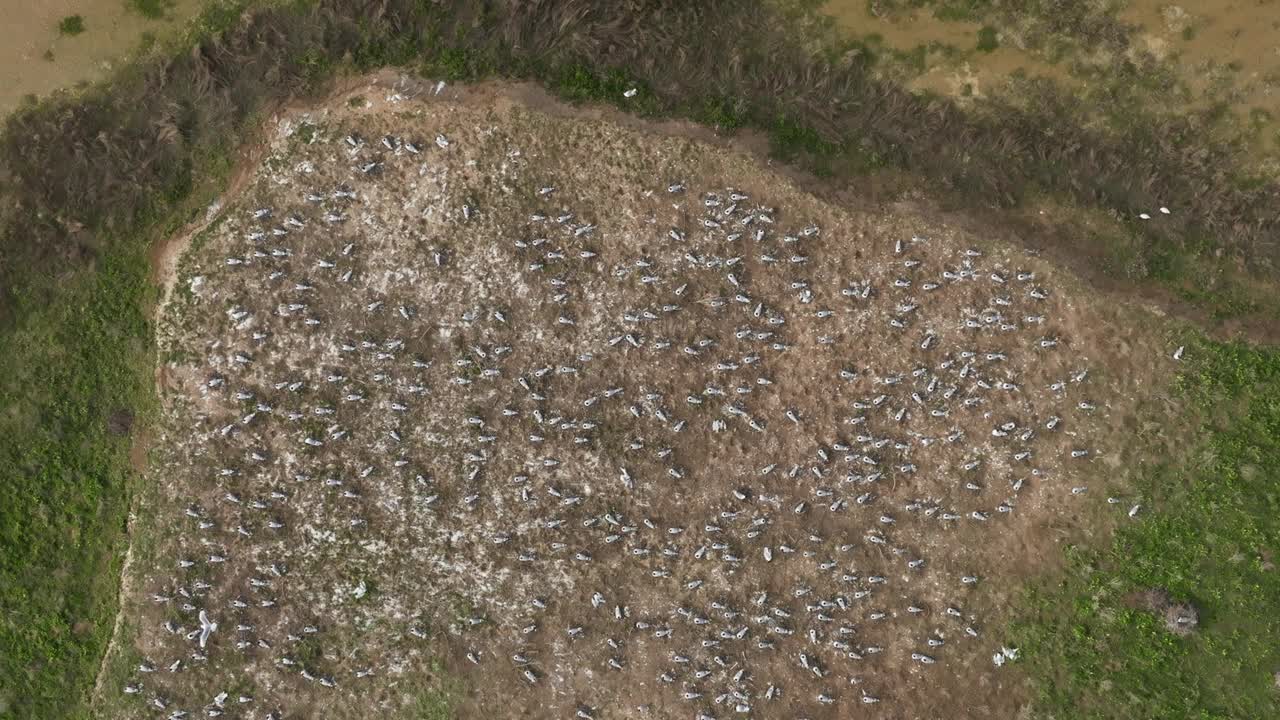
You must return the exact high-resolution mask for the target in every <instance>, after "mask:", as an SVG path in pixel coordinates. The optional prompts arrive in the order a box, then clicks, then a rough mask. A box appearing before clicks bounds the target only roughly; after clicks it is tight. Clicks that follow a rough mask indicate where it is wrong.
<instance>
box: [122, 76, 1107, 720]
mask: <svg viewBox="0 0 1280 720" xmlns="http://www.w3.org/2000/svg"><path fill="white" fill-rule="evenodd" d="M403 107H405V106H401V109H403ZM1086 305H1087V303H1084V302H1078V303H1077V302H1076V301H1074V300H1071V299H1070V298H1069V297H1068V293H1067V292H1065V291H1064V290H1062V289H1061V288H1059V287H1057V286H1056V285H1055V282H1054V278H1053V277H1052V276H1051V271H1050V270H1048V269H1046V267H1045V266H1043V264H1042V263H1040V262H1039V261H1038V260H1036V259H1035V258H1033V257H1030V256H1027V255H1025V254H1022V253H1020V252H1014V251H1012V250H1009V249H1003V248H1000V247H993V246H992V245H990V244H987V243H984V242H983V241H981V239H975V238H972V237H967V236H964V235H963V234H960V233H956V232H954V231H951V230H947V229H945V228H931V227H930V226H929V225H928V223H926V222H914V223H913V222H912V221H911V220H909V219H903V218H897V217H894V216H890V215H880V216H871V215H859V214H854V213H848V212H845V211H842V210H838V209H836V208H833V207H831V206H829V205H824V204H823V203H821V202H819V201H817V200H816V199H814V198H813V197H812V196H809V195H807V194H805V193H804V192H801V191H800V190H798V189H797V188H796V187H795V186H794V185H793V184H792V183H791V182H789V181H787V180H784V179H781V178H779V177H777V176H775V175H772V174H770V173H769V172H768V171H767V170H765V169H763V168H761V167H760V166H759V165H758V164H757V163H756V162H755V161H753V160H751V159H749V158H746V157H744V156H739V155H736V154H734V153H732V152H728V151H726V150H725V149H723V148H718V147H714V146H712V145H708V144H703V143H700V142H695V141H692V140H689V139H685V138H675V137H657V136H647V135H643V134H640V133H638V132H635V131H632V130H624V129H622V128H621V127H618V126H615V125H610V124H608V123H605V122H602V121H583V120H572V119H566V118H556V117H552V116H549V115H541V114H538V113H535V112H533V111H529V110H524V109H520V108H514V107H506V108H498V109H494V108H492V107H490V108H473V107H469V106H465V105H451V104H447V103H444V102H441V101H435V104H427V105H423V106H422V107H418V108H417V109H416V110H415V111H414V112H403V111H402V112H396V113H392V112H361V111H355V110H350V111H348V109H347V108H346V107H345V105H344V107H343V108H342V109H340V110H336V111H329V112H326V113H319V114H315V115H299V116H292V117H288V118H286V119H284V120H282V121H281V123H280V126H279V135H278V137H276V139H275V140H274V142H273V144H272V147H271V149H270V152H269V156H268V157H267V158H266V160H265V162H264V163H263V164H262V165H261V167H259V168H258V169H257V170H256V175H254V176H253V177H252V178H250V180H249V181H248V183H247V188H246V189H245V190H244V191H243V192H241V193H240V194H239V195H238V196H236V197H233V198H229V199H228V202H227V204H226V206H225V207H223V208H221V209H220V210H219V215H218V217H217V219H216V220H215V221H214V222H213V223H212V224H211V226H210V227H209V228H208V229H207V230H206V231H205V232H204V233H203V234H202V235H200V236H199V237H197V239H196V240H195V242H194V243H193V245H192V247H191V248H190V249H189V250H188V251H187V253H186V255H185V256H184V259H183V260H182V263H181V267H180V273H179V276H178V278H177V281H176V286H175V288H174V290H173V291H172V296H171V299H170V300H169V302H168V304H167V306H166V308H165V310H164V315H163V317H162V319H161V327H160V336H161V351H162V368H161V372H162V375H161V377H162V384H163V386H164V407H165V411H164V417H163V419H162V421H161V428H160V430H159V431H158V432H159V438H158V440H157V441H158V444H159V449H158V451H157V452H156V457H157V460H156V461H155V462H153V466H152V468H151V477H152V479H153V482H154V483H155V484H156V486H157V487H158V488H159V492H158V494H159V496H160V497H159V498H158V499H157V500H155V506H156V508H157V510H156V515H157V517H158V518H159V519H158V520H157V521H156V523H157V528H156V529H155V534H156V539H155V547H154V549H153V550H152V551H151V554H150V555H149V556H147V557H148V558H149V559H146V558H144V559H143V560H141V561H139V562H142V563H144V564H145V565H146V567H144V568H142V569H141V570H139V571H138V572H137V579H136V581H135V582H134V591H133V592H134V595H135V596H136V602H134V603H133V604H132V605H130V606H129V607H131V608H132V610H130V612H131V613H132V615H133V617H131V618H130V620H131V623H132V625H133V626H134V627H136V630H135V631H134V632H133V633H132V636H130V637H128V638H126V639H125V642H126V643H128V645H129V647H128V649H127V652H128V653H130V655H129V657H132V658H134V661H131V663H130V666H129V669H128V673H127V675H128V678H127V681H126V684H125V685H124V687H123V688H121V689H122V690H123V692H124V693H125V694H126V695H128V696H129V697H128V699H127V700H126V701H124V703H125V704H124V706H125V707H128V708H130V710H129V712H130V713H132V714H133V715H134V716H137V717H155V718H171V719H176V718H181V717H193V718H194V717H200V716H203V717H226V718H254V719H263V718H276V719H277V720H281V719H283V718H303V717H344V716H356V715H360V716H365V715H367V713H368V712H370V711H377V712H379V713H382V714H380V715H379V717H382V716H386V717H416V715H415V714H414V707H415V706H414V702H415V700H414V698H415V693H417V692H419V690H420V689H421V688H422V687H425V685H423V683H427V682H428V681H426V680H423V678H430V682H435V683H444V682H447V683H450V685H449V687H450V688H452V690H451V691H450V692H452V693H453V694H452V697H451V699H450V700H449V702H450V704H451V706H452V708H453V712H454V713H455V714H457V715H458V716H461V717H467V716H478V715H481V714H485V715H489V716H493V717H538V718H541V717H547V718H553V717H554V718H585V719H589V718H623V717H627V718H640V717H654V718H689V719H690V720H693V719H695V718H697V719H700V720H705V719H707V718H720V719H727V718H781V717H787V718H827V717H907V716H910V715H911V714H914V713H915V712H917V710H918V711H919V712H921V713H922V714H926V715H927V714H930V713H932V712H936V711H937V709H938V708H945V707H953V711H954V712H952V713H950V714H949V715H950V716H954V717H962V716H965V714H966V713H968V712H970V710H971V708H970V707H969V706H964V707H962V706H961V705H960V703H959V701H958V700H956V698H960V697H962V696H965V693H972V687H983V688H986V689H985V690H984V691H983V692H984V693H998V692H1001V688H1002V687H1003V684H1002V683H1003V682H1004V681H1003V680H1002V678H1003V677H1004V676H1003V675H1002V673H1009V672H1011V671H1016V669H1015V668H1016V661H1017V649H1016V648H1014V647H1007V646H1006V642H1005V639H1004V638H1003V637H1002V636H1001V628H1002V625H1001V622H1000V621H1001V617H1000V616H999V615H998V611H999V608H1000V607H1002V603H1003V602H1005V601H1006V600H1007V599H1008V597H1009V595H1010V593H1012V592H1013V591H1014V589H1015V584H1016V572H1017V570H1016V566H1017V565H1018V562H1019V558H1020V557H1023V556H1026V555H1027V553H1028V549H1027V548H1028V547H1029V546H1033V545H1035V544H1036V543H1037V542H1041V540H1040V539H1039V538H1037V536H1036V528H1037V527H1039V526H1040V524H1042V523H1043V521H1044V518H1046V517H1051V516H1053V515H1054V514H1057V513H1063V512H1070V508H1071V507H1073V506H1075V505H1078V504H1079V503H1080V502H1083V499H1084V498H1085V497H1088V496H1089V495H1087V493H1088V489H1089V484H1090V478H1091V477H1093V476H1094V475H1096V474H1097V473H1099V472H1100V470H1099V468H1100V467H1101V465H1102V461H1100V460H1099V459H1098V456H1099V455H1100V454H1101V455H1105V448H1103V447H1101V446H1099V444H1098V440H1096V439H1095V438H1097V437H1099V436H1100V435H1101V429H1102V428H1104V427H1105V425H1106V421H1105V419H1104V418H1105V417H1106V416H1107V414H1108V413H1107V407H1106V406H1107V402H1106V401H1107V400H1108V398H1107V397H1106V391H1105V390H1104V389H1103V386H1097V385H1095V384H1094V375H1092V374H1091V372H1093V371H1092V370H1091V367H1090V364H1089V361H1088V359H1087V357H1086V355H1085V352H1084V349H1083V344H1084V341H1083V340H1082V338H1083V337H1084V336H1085V333H1087V332H1094V333H1095V334H1096V333H1098V331H1097V329H1094V330H1092V331H1091V330H1089V327H1090V320H1089V319H1088V317H1087V313H1088V312H1089V310H1088V309H1087V307H1086ZM1099 492H1103V490H1102V486H1101V485H1099V489H1098V490H1096V491H1094V493H1093V495H1094V496H1096V495H1097V494H1098V493H1099ZM1126 509H1127V506H1126ZM1044 542H1050V541H1044ZM446 679H447V680H446ZM975 684H976V685H975ZM113 692H114V691H113ZM931 706H932V707H933V710H932V711H930V710H928V709H927V708H929V707H931ZM911 708H917V710H912V709H911ZM919 708H925V709H923V710H919Z"/></svg>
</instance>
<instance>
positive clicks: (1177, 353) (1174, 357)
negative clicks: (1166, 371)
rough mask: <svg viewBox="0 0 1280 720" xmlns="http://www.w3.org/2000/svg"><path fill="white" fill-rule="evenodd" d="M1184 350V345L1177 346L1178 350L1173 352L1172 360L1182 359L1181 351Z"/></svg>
mask: <svg viewBox="0 0 1280 720" xmlns="http://www.w3.org/2000/svg"><path fill="white" fill-rule="evenodd" d="M1186 349H1187V346H1185V345H1179V346H1178V349H1177V350H1174V351H1173V359H1174V360H1181V359H1182V351H1183V350H1186Z"/></svg>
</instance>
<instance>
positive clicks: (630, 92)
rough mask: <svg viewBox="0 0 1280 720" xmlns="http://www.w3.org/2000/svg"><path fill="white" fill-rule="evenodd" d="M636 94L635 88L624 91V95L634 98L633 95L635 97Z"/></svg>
mask: <svg viewBox="0 0 1280 720" xmlns="http://www.w3.org/2000/svg"><path fill="white" fill-rule="evenodd" d="M635 96H636V89H635V88H631V89H630V90H628V91H626V92H624V93H622V97H628V98H633V97H635Z"/></svg>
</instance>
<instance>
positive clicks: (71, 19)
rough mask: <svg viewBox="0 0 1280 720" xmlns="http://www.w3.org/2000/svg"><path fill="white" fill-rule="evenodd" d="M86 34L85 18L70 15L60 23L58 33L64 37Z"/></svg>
mask: <svg viewBox="0 0 1280 720" xmlns="http://www.w3.org/2000/svg"><path fill="white" fill-rule="evenodd" d="M82 32H84V18H82V17H80V16H79V15H68V16H66V17H64V18H62V20H61V21H59V22H58V33H59V34H62V35H71V36H75V35H79V34H80V33H82Z"/></svg>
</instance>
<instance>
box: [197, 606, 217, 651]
mask: <svg viewBox="0 0 1280 720" xmlns="http://www.w3.org/2000/svg"><path fill="white" fill-rule="evenodd" d="M217 629H218V623H216V622H214V621H212V620H210V619H209V616H208V615H206V614H205V612H204V611H203V610H201V611H200V647H202V648H203V647H204V644H205V643H206V642H208V640H209V634H210V633H212V632H213V631H214V630H217Z"/></svg>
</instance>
